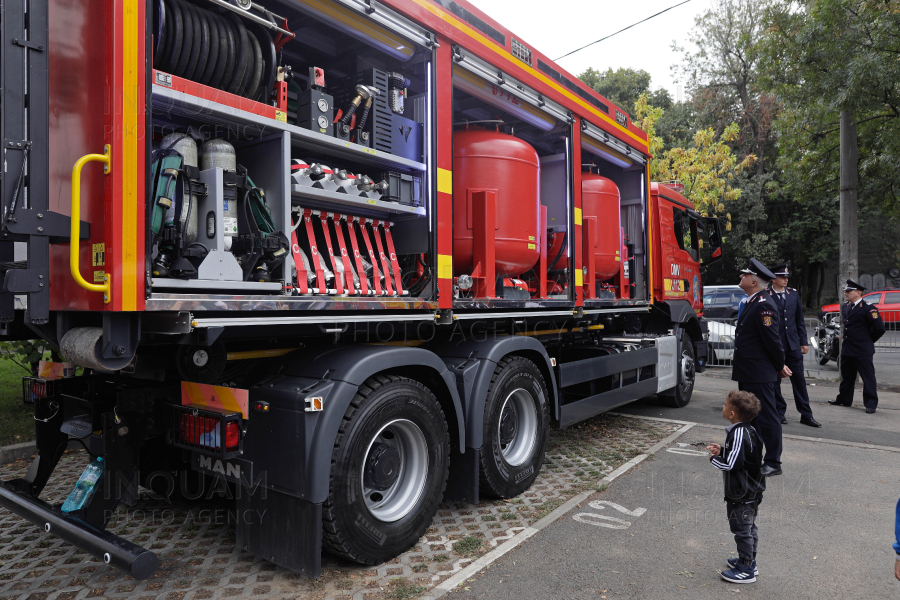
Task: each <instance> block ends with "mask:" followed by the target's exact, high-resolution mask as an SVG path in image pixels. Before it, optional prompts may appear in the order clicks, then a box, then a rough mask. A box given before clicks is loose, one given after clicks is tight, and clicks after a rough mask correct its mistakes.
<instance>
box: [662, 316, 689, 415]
mask: <svg viewBox="0 0 900 600" xmlns="http://www.w3.org/2000/svg"><path fill="white" fill-rule="evenodd" d="M695 375H696V371H695V363H694V344H693V342H691V336H689V335H688V334H687V332H686V331H682V332H681V358H680V359H679V361H678V382H677V383H676V384H675V388H674V389H673V390H672V391H673V392H674V394H673V395H671V396H660V398H661V399H662V401H663V403H664V404H665V405H666V406H671V407H672V408H682V407H684V406H687V404H688V402H690V401H691V394H693V393H694V377H695Z"/></svg>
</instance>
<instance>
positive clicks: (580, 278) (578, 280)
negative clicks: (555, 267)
mask: <svg viewBox="0 0 900 600" xmlns="http://www.w3.org/2000/svg"><path fill="white" fill-rule="evenodd" d="M583 285H584V273H583V272H582V271H581V269H575V287H581V286H583Z"/></svg>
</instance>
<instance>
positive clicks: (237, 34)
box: [225, 15, 253, 95]
mask: <svg viewBox="0 0 900 600" xmlns="http://www.w3.org/2000/svg"><path fill="white" fill-rule="evenodd" d="M228 17H229V20H230V24H231V28H232V30H233V31H234V42H235V49H234V61H235V65H234V72H233V73H232V74H231V80H230V82H228V81H226V83H227V84H228V88H227V89H226V90H225V91H227V92H229V93H231V94H238V95H240V94H241V91H242V89H243V88H242V87H241V84H242V83H243V82H244V76H245V73H246V72H247V68H248V66H249V64H250V58H251V57H252V56H253V52H252V51H250V40H248V39H247V30H246V29H244V24H243V23H241V18H240V17H238V16H237V15H228ZM248 55H249V56H248Z"/></svg>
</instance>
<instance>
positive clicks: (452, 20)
mask: <svg viewBox="0 0 900 600" xmlns="http://www.w3.org/2000/svg"><path fill="white" fill-rule="evenodd" d="M413 2H415V3H416V4H418V5H419V6H421V7H422V8H424V9H425V10H427V11H428V12H430V13H432V14H433V15H435V16H436V17H438V18H440V19H443V20H444V21H446V22H447V23H449V24H450V25H452V26H454V27H456V28H457V29H459V30H460V31H462V32H463V33H465V34H466V35H468V36H470V37H473V38H475V39H476V40H478V41H479V42H481V43H482V44H484V46H485V47H486V48H489V49H491V50H493V51H494V52H496V53H497V54H498V55H499V56H500V57H501V58H503V59H504V60H506V61H509V62H513V60H512V59H513V56H512V54H510V53H509V52H507V51H506V48H501V47H500V46H498V45H497V43H496V42H494V41H493V40H489V39H488V38H486V37H485V36H483V35H481V33H479V32H478V31H477V30H475V29H472V28H471V27H469V26H468V25H466V24H465V23H463V22H462V21H460V20H459V19H457V18H456V17H454V16H452V15H451V14H449V13H447V12H446V11H444V10H443V9H442V8H439V7H437V6H433V5H432V4H431V3H430V2H429V0H413ZM513 64H515V65H516V66H517V67H519V68H521V69H523V70H525V71H526V72H528V74H530V75H531V76H533V77H535V78H537V79H539V80H540V81H542V82H543V83H544V84H546V85H548V86H550V87H551V88H553V89H554V90H556V91H557V92H559V93H560V94H562V95H563V96H565V97H566V98H568V99H569V100H571V101H572V102H574V103H576V104H578V105H579V106H581V107H583V108H585V109H586V110H587V111H588V112H589V113H591V114H593V115H596V116H597V117H599V118H600V119H601V120H603V121H606V122H607V123H609V124H610V125H612V126H613V127H615V128H617V129H618V130H619V131H621V132H622V133H624V134H626V135H628V136H629V137H631V138H632V139H634V140H635V141H636V142H637V143H639V144H640V145H641V147H642V148H647V147H648V142H646V141H644V140H642V139H641V138H639V137H638V136H637V135H635V134H634V133H632V132H631V131H630V130H629V129H628V128H627V127H622V126H621V125H619V123H617V122H616V120H615V119H613V118H612V117H610V116H609V115H607V114H606V113H603V112H600V111H599V110H597V109H596V108H595V107H594V106H592V105H590V104H588V103H587V102H585V101H584V100H582V99H581V98H580V97H579V96H576V95H574V94H572V93H571V92H569V91H568V90H567V89H566V88H564V87H562V86H561V85H559V84H558V83H556V82H555V81H553V80H552V79H550V78H549V77H547V76H546V75H544V74H543V73H541V72H540V71H536V70H535V69H533V68H531V67H529V66H528V65H526V64H525V63H523V62H522V61H519V60H516V61H515V62H514V63H513Z"/></svg>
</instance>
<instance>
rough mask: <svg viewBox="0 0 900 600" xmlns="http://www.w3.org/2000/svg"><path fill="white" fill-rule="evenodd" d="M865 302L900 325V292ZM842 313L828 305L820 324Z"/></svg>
mask: <svg viewBox="0 0 900 600" xmlns="http://www.w3.org/2000/svg"><path fill="white" fill-rule="evenodd" d="M704 294H705V292H704ZM863 300H865V301H866V302H868V303H869V304H874V305H875V308H877V309H878V312H879V313H881V319H882V320H883V321H884V322H885V323H900V290H881V291H880V292H869V293H868V294H865V295H864V296H863ZM704 303H705V296H704ZM840 311H841V305H840V304H826V305H825V306H823V307H822V308H821V309H820V310H819V322H821V323H824V322H825V320H824V318H825V315H827V314H828V313H836V312H840Z"/></svg>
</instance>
